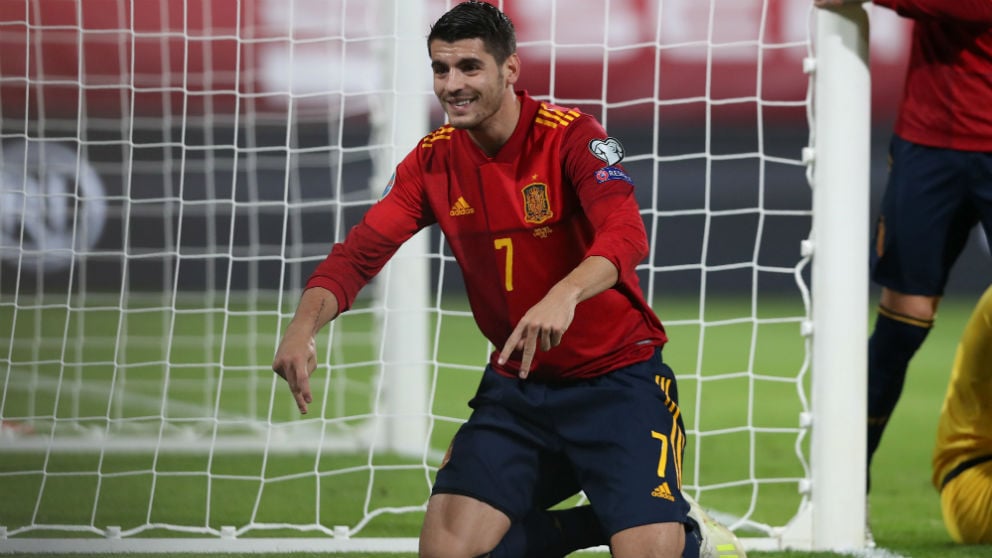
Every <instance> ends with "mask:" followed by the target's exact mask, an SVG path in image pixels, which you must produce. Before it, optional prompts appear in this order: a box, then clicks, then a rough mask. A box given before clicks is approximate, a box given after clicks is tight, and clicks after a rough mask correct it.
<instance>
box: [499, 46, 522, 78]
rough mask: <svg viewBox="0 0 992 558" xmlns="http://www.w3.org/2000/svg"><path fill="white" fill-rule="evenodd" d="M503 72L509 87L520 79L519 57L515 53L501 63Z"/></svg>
mask: <svg viewBox="0 0 992 558" xmlns="http://www.w3.org/2000/svg"><path fill="white" fill-rule="evenodd" d="M503 70H504V73H505V74H506V82H507V83H509V84H510V85H513V84H515V83H517V80H518V79H520V56H518V55H517V53H516V52H514V53H513V54H511V55H510V56H509V57H507V59H506V62H503Z"/></svg>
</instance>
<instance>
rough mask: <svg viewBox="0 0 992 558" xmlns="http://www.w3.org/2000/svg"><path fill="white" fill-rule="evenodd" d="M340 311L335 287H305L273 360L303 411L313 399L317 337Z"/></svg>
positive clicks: (274, 366)
mask: <svg viewBox="0 0 992 558" xmlns="http://www.w3.org/2000/svg"><path fill="white" fill-rule="evenodd" d="M337 315H338V300H337V298H336V297H335V296H334V294H332V293H331V291H328V290H327V289H324V288H321V287H311V288H309V289H307V290H305V291H303V296H302V297H300V304H299V305H298V306H297V307H296V313H295V314H294V315H293V319H292V321H290V322H289V327H287V328H286V333H285V334H284V335H283V337H282V341H280V342H279V348H278V349H277V350H276V356H275V359H273V361H272V370H274V371H275V373H276V374H279V375H280V376H282V377H283V379H285V380H286V382H287V383H288V384H289V391H290V392H292V394H293V399H295V400H296V406H297V407H299V409H300V413H302V414H306V412H307V405H308V404H309V403H311V402H312V401H313V395H312V394H311V393H310V375H311V374H313V371H314V369H316V368H317V342H316V339H315V337H316V335H317V332H318V331H320V329H321V328H323V327H324V326H325V325H327V323H328V322H330V321H331V320H333V319H334V318H335V317H337Z"/></svg>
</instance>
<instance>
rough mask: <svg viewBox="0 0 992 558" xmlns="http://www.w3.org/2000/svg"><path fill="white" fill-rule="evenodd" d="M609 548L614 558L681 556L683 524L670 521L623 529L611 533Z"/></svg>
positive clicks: (683, 533) (683, 541)
mask: <svg viewBox="0 0 992 558" xmlns="http://www.w3.org/2000/svg"><path fill="white" fill-rule="evenodd" d="M610 548H611V550H612V551H613V556H615V557H616V558H681V556H682V550H683V549H684V548H685V526H684V525H682V524H681V523H676V522H671V523H654V524H651V525H641V526H639V527H632V528H630V529H624V530H623V531H620V532H619V533H617V534H615V535H613V537H612V538H611V540H610Z"/></svg>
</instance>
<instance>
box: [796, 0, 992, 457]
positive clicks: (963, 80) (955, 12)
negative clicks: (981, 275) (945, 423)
mask: <svg viewBox="0 0 992 558" xmlns="http://www.w3.org/2000/svg"><path fill="white" fill-rule="evenodd" d="M874 2H875V4H878V5H880V6H885V7H887V8H891V9H893V10H895V11H896V12H897V13H898V14H899V15H901V16H903V17H908V18H912V19H913V21H914V24H913V39H912V51H911V53H910V60H909V68H908V70H907V73H906V83H905V87H904V91H903V98H902V102H901V104H900V106H899V114H898V119H897V121H896V124H895V130H894V132H895V133H894V135H893V137H892V141H891V144H890V153H889V155H890V160H891V169H890V173H889V181H888V185H887V186H886V189H885V193H884V196H883V199H882V206H881V214H880V216H879V218H878V223H877V225H876V228H875V234H874V239H873V243H872V250H871V262H872V263H871V276H872V279H873V280H874V281H875V282H876V283H878V284H879V285H881V287H882V293H881V297H880V300H879V307H878V316H877V318H876V321H875V329H874V331H873V333H872V335H871V337H870V339H869V341H868V425H867V428H868V455H867V457H868V462H867V464H866V466H870V465H871V460H872V457H873V456H874V454H875V451H876V450H877V449H878V445H879V442H880V440H881V438H882V433H883V432H884V430H885V426H886V424H887V423H888V421H889V416H890V415H891V414H892V411H893V410H894V409H895V407H896V403H897V402H898V401H899V396H900V395H901V394H902V388H903V382H904V380H905V378H906V369H907V367H908V366H909V361H910V359H911V358H912V357H913V355H914V354H915V353H916V351H917V349H919V348H920V346H921V345H922V344H923V341H924V340H925V339H926V337H927V334H928V333H929V332H930V329H931V328H932V327H933V323H934V318H935V317H936V314H937V307H938V305H939V303H940V298H941V296H942V295H943V294H944V287H945V286H946V284H947V277H948V274H949V273H950V270H951V267H952V266H953V265H954V262H955V261H957V258H958V256H959V255H960V254H961V250H962V249H963V248H964V245H965V241H966V240H967V239H968V234H969V232H970V231H971V229H972V228H973V227H974V226H975V225H976V223H979V222H980V223H982V226H983V227H984V229H985V235H986V238H989V239H990V240H992V103H990V100H992V2H990V1H989V0H954V1H948V0H874ZM815 3H816V4H817V5H818V6H821V7H830V6H837V5H839V4H841V3H843V1H842V0H815Z"/></svg>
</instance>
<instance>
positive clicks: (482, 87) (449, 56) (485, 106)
mask: <svg viewBox="0 0 992 558" xmlns="http://www.w3.org/2000/svg"><path fill="white" fill-rule="evenodd" d="M430 54H431V69H432V70H433V73H434V94H435V95H437V98H438V100H439V101H440V102H441V107H442V108H443V109H444V112H445V114H447V115H448V122H449V124H451V125H452V126H454V127H455V128H462V129H466V130H469V131H470V132H477V133H480V134H486V135H489V134H492V133H493V132H497V131H499V130H503V129H504V128H505V126H506V124H510V128H509V130H510V131H511V132H512V129H513V126H515V125H516V95H515V94H514V92H513V84H514V83H516V81H517V78H518V76H519V69H520V64H519V58H518V57H517V55H516V54H511V55H510V56H509V57H508V58H507V59H506V61H504V62H503V63H502V64H499V63H497V62H496V59H495V58H494V57H493V55H492V54H490V53H489V52H488V51H486V48H485V45H484V44H483V42H482V39H461V40H457V41H455V42H450V43H449V42H447V41H443V40H440V39H435V40H433V41H431V43H430ZM497 133H498V132H497ZM507 137H509V136H508V135H507ZM504 139H505V138H504Z"/></svg>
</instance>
